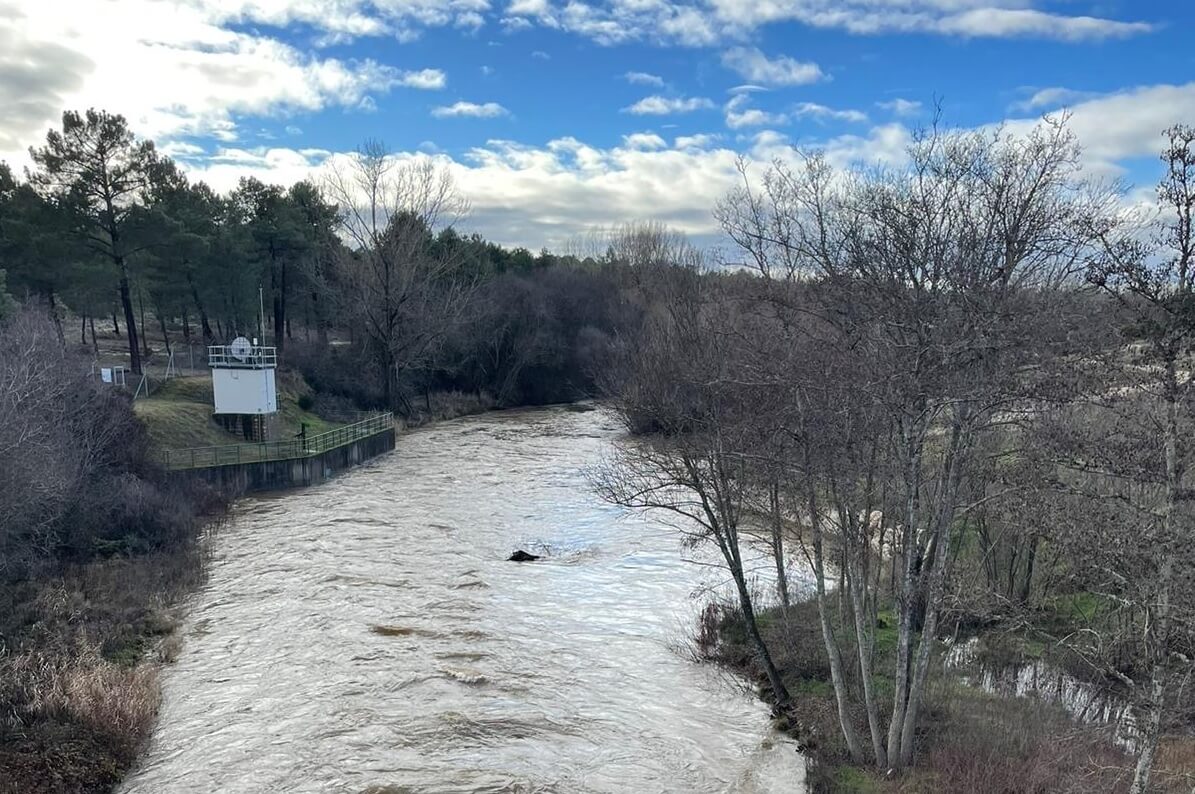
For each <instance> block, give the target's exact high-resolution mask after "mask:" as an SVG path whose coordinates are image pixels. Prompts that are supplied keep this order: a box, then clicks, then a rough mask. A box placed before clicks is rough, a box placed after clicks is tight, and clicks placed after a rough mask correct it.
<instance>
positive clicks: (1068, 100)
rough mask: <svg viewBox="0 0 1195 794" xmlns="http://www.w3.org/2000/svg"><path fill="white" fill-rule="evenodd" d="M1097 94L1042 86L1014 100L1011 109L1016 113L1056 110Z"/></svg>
mask: <svg viewBox="0 0 1195 794" xmlns="http://www.w3.org/2000/svg"><path fill="white" fill-rule="evenodd" d="M1097 96H1099V94H1097V93H1095V92H1093V91H1076V90H1074V89H1071V88H1059V87H1054V88H1042V89H1039V90H1037V91H1034V92H1033V94H1032V95H1030V96H1029V97H1027V98H1026V99H1023V100H1021V101H1020V102H1016V103H1014V104H1013V106H1012V108H1011V109H1012V110H1013V111H1016V112H1018V113H1029V112H1035V111H1042V110H1057V109H1058V108H1061V107H1066V106H1068V105H1074V104H1075V103H1077V102H1082V101H1084V100H1087V99H1091V98H1093V97H1097Z"/></svg>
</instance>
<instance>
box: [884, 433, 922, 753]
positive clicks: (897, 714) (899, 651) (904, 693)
mask: <svg viewBox="0 0 1195 794" xmlns="http://www.w3.org/2000/svg"><path fill="white" fill-rule="evenodd" d="M914 435H919V433H917V434H914V433H913V432H911V431H910V430H908V429H906V430H905V440H904V443H905V448H906V450H907V459H906V462H905V474H904V478H905V516H904V526H903V527H902V528H901V555H902V557H903V558H904V559H903V563H904V565H903V566H902V567H903V570H902V572H901V577H900V581H899V585H900V587H899V590H898V591H897V593H896V666H895V669H894V670H893V682H894V684H895V691H894V692H893V695H892V718H891V720H890V721H889V723H888V763H889V764H891V765H892V766H894V767H899V766H900V765H901V753H900V746H901V727H902V726H903V725H904V721H905V709H906V707H907V706H908V702H909V657H910V655H911V652H912V644H913V600H914V596H915V589H916V588H915V583H916V556H917V555H916V553H915V551H916V550H915V549H914V548H913V546H914V540H915V537H916V535H915V534H914V528H915V527H916V525H917V522H918V520H919V516H918V513H919V512H920V490H921V483H920V477H921V453H920V448H919V445H920V442H914V439H913V436H914ZM914 443H917V444H918V451H917V452H913V451H912V448H913V444H914Z"/></svg>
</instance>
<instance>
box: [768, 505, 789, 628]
mask: <svg viewBox="0 0 1195 794" xmlns="http://www.w3.org/2000/svg"><path fill="white" fill-rule="evenodd" d="M769 498H770V500H771V508H772V556H773V557H774V558H775V560H776V591H777V593H778V594H779V596H780V603H781V605H783V606H784V608H785V609H786V610H787V609H788V606H789V597H788V571H787V566H786V565H785V562H786V561H785V558H784V517H783V516H782V515H781V514H780V485H779V483H772V488H771V491H770V493H769Z"/></svg>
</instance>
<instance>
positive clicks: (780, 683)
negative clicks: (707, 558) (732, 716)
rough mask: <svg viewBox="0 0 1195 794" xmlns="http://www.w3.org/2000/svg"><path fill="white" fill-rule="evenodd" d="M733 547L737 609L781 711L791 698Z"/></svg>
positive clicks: (733, 574)
mask: <svg viewBox="0 0 1195 794" xmlns="http://www.w3.org/2000/svg"><path fill="white" fill-rule="evenodd" d="M733 545H734V546H735V547H736V548H735V550H734V553H733V554H732V555H731V557H732V558H733V560H734V562H732V563H731V571H730V573H731V575H732V576H733V577H734V584H735V589H736V590H738V594H739V608H740V609H742V611H743V620H744V621H745V622H746V623H747V632H748V633H749V634H750V635H751V641H752V643H753V644H754V645H755V651H756V653H758V654H759V661H760V662H761V663H762V664H763V668H764V672H765V673H766V674H767V677H768V683H769V684H770V685H771V687H772V694H773V695H774V696H775V698H776V706H777V708H779V709H782V708H784V707H785V706H787V705H788V703H789V701H790V700H791V699H792V698H791V697H790V696H789V694H788V688H787V687H785V686H784V680H783V679H781V678H780V671H779V670H777V669H776V663H775V662H774V661H772V653H771V651H769V650H768V644H767V643H766V642H764V639H763V635H762V634H760V633H759V623H758V621H756V619H755V607H754V605H753V604H752V601H751V592H750V591H749V590H748V589H747V578H746V576H745V575H744V573H743V563H742V560H741V559H740V558H739V556H738V549H737V544H733ZM727 562H731V559H728V560H727Z"/></svg>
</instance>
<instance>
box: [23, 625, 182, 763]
mask: <svg viewBox="0 0 1195 794" xmlns="http://www.w3.org/2000/svg"><path fill="white" fill-rule="evenodd" d="M0 678H3V679H4V680H5V681H6V682H8V683H9V686H12V687H14V688H16V689H17V690H18V696H19V698H20V700H22V701H24V711H25V713H24V714H23V715H21V716H22V717H23V719H22V722H35V721H38V720H46V719H51V720H55V719H63V718H66V719H69V720H74V721H78V722H81V723H83V724H85V725H88V726H90V727H92V728H94V729H97V730H102V731H105V732H106V733H108V734H110V735H111V736H112V738H113V739H114V740H115V741H117V742H119V743H121V744H123V745H125V746H128V747H130V748H136V747H137V746H138V745H140V743H141V742H142V741H143V740H144V739H145V738H146V737H147V736H148V735H149V731H150V729H151V728H152V727H153V722H154V718H155V716H156V715H157V712H158V704H159V703H160V700H161V693H160V691H159V688H158V670H157V665H156V664H154V663H152V662H139V663H138V664H136V665H133V666H131V667H130V666H126V665H122V664H116V663H114V662H111V661H109V660H107V659H105V658H104V657H103V655H102V654H101V652H100V647H99V646H98V645H89V646H86V647H83V648H80V649H79V650H78V651H77V652H76V653H75V654H73V655H72V656H69V657H62V656H58V655H52V656H51V655H45V654H41V653H28V654H22V655H19V656H15V657H9V658H7V659H4V660H0Z"/></svg>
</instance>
